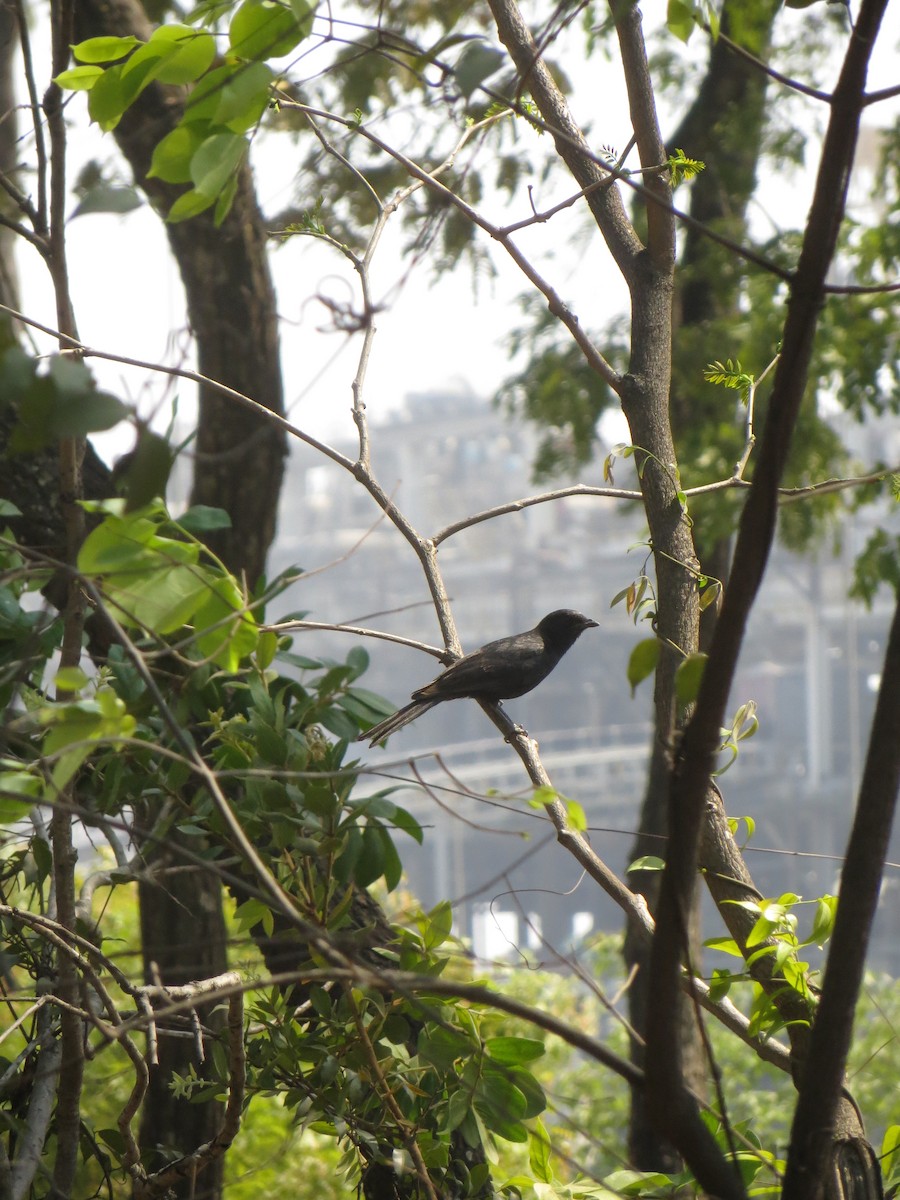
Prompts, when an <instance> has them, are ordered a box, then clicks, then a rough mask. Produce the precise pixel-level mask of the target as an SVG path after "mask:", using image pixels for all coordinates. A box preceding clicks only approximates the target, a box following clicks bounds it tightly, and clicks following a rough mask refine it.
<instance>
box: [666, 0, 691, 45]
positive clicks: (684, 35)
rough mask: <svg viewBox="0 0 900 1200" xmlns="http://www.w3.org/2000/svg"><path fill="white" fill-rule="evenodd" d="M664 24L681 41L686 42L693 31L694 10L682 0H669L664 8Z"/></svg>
mask: <svg viewBox="0 0 900 1200" xmlns="http://www.w3.org/2000/svg"><path fill="white" fill-rule="evenodd" d="M666 26H667V28H668V30H669V33H671V34H674V36H675V37H677V38H678V39H679V40H680V41H682V42H687V41H688V39H689V38H690V36H691V34H692V33H693V32H694V26H695V21H694V11H693V8H692V7H691V5H690V4H685V3H684V2H683V0H669V3H668V7H667V9H666Z"/></svg>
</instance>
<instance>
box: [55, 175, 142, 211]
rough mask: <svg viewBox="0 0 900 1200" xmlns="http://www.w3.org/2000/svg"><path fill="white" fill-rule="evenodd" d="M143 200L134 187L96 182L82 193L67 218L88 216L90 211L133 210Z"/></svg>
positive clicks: (138, 206) (139, 205)
mask: <svg viewBox="0 0 900 1200" xmlns="http://www.w3.org/2000/svg"><path fill="white" fill-rule="evenodd" d="M143 203H144V201H143V200H142V199H141V197H140V195H139V194H138V192H137V189H136V188H133V187H130V186H128V185H119V184H114V183H98V184H96V185H95V186H94V187H91V188H88V190H87V191H86V192H85V193H84V194H83V195H82V197H81V199H80V200H79V201H78V204H77V205H76V206H75V209H74V211H73V213H72V215H71V217H70V218H69V219H70V220H74V218H75V217H84V216H88V215H89V214H90V213H109V212H111V213H119V214H120V215H121V214H123V213H129V212H134V210H135V209H136V208H140V207H141V205H142V204H143Z"/></svg>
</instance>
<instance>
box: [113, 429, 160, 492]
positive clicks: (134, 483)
mask: <svg viewBox="0 0 900 1200" xmlns="http://www.w3.org/2000/svg"><path fill="white" fill-rule="evenodd" d="M172 462H173V457H172V448H171V446H170V445H169V443H168V442H167V441H166V439H165V438H164V437H162V435H161V434H158V433H154V432H153V431H152V430H150V429H147V428H146V426H143V425H142V426H141V427H140V430H139V432H138V440H137V445H136V446H135V448H134V450H133V451H132V452H131V455H130V457H129V459H128V461H127V465H126V466H125V468H124V470H123V469H121V468H119V470H118V474H119V477H120V479H121V481H122V489H121V490H122V491H123V492H124V495H125V512H126V513H131V512H136V511H137V510H138V509H140V508H146V506H147V505H148V504H149V503H150V502H151V501H152V500H155V499H157V498H158V497H163V496H165V494H166V485H167V484H168V482H169V474H170V473H171V470H172Z"/></svg>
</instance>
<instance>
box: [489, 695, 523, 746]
mask: <svg viewBox="0 0 900 1200" xmlns="http://www.w3.org/2000/svg"><path fill="white" fill-rule="evenodd" d="M496 704H497V708H498V710H499V711H500V713H501V714H502V715H503V716H504V717H506V719H507V721H512V717H511V716H510V715H509V713H508V712H507V711H506V709H505V708H504V707H503V704H502V703H501V702H500V701H499V700H497V701H496ZM520 737H524V738H527V737H528V730H527V729H526V728H525V726H524V725H520V724H519V723H518V721H513V727H512V729H511V730H510V731H509V733H508V734H507V735H506V737H505V738H504V739H503V740H504V742H512V741H513V740H514V739H515V738H520Z"/></svg>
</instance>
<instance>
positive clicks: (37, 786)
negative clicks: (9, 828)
mask: <svg viewBox="0 0 900 1200" xmlns="http://www.w3.org/2000/svg"><path fill="white" fill-rule="evenodd" d="M7 761H10V762H11V761H13V760H11V759H10V760H7ZM41 791H42V787H41V781H40V779H38V777H37V776H36V775H31V774H29V772H28V771H19V770H15V771H6V770H0V825H11V824H14V823H15V822H16V821H21V820H22V818H23V817H25V816H27V815H28V810H29V809H30V808H31V806H32V804H33V803H34V801H35V800H37V799H38V798H39V797H40V795H41Z"/></svg>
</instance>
